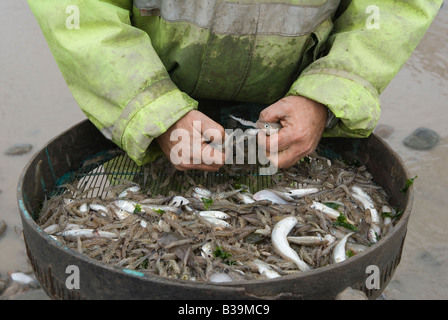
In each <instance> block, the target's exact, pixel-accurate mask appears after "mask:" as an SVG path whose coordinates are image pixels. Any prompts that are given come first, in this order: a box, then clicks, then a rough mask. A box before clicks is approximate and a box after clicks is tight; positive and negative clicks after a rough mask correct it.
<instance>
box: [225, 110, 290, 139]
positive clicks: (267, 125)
mask: <svg viewBox="0 0 448 320" xmlns="http://www.w3.org/2000/svg"><path fill="white" fill-rule="evenodd" d="M230 117H231V118H232V119H233V120H235V121H238V122H239V123H241V124H242V125H243V126H246V127H252V128H255V129H258V130H263V131H265V132H266V135H271V134H273V133H275V132H277V131H278V130H280V129H281V128H282V125H281V124H280V123H275V122H264V121H260V120H258V121H257V122H252V121H248V120H244V119H241V118H237V117H235V116H232V115H230Z"/></svg>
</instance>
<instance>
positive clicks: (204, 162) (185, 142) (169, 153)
mask: <svg viewBox="0 0 448 320" xmlns="http://www.w3.org/2000/svg"><path fill="white" fill-rule="evenodd" d="M223 139H224V128H223V127H222V126H221V125H219V124H218V123H216V122H215V121H213V120H212V119H210V118H209V117H207V116H206V115H205V114H203V113H202V112H200V111H197V110H192V111H190V112H188V113H187V114H186V115H185V116H183V117H182V118H181V119H179V120H178V121H177V122H176V123H175V124H174V125H172V126H171V127H170V128H169V129H168V130H167V131H166V132H165V133H163V134H162V135H160V136H159V137H158V138H157V139H156V140H157V143H158V144H159V147H160V149H161V150H162V152H163V153H164V154H165V156H166V157H167V158H169V159H170V161H171V162H172V163H173V165H174V167H175V168H176V169H177V170H181V171H184V170H193V169H196V170H203V171H217V170H218V169H219V168H220V167H222V166H223V165H224V162H225V153H224V150H218V149H215V148H213V147H212V145H210V144H209V142H212V141H213V142H215V143H217V144H218V145H219V144H222V143H223Z"/></svg>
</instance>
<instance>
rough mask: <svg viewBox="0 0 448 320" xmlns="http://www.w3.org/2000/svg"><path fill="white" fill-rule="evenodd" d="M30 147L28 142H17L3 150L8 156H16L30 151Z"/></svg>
mask: <svg viewBox="0 0 448 320" xmlns="http://www.w3.org/2000/svg"><path fill="white" fill-rule="evenodd" d="M32 148H33V146H32V145H31V144H29V143H17V144H14V145H12V146H11V147H9V148H8V149H7V150H6V151H5V154H6V155H10V156H18V155H22V154H25V153H28V152H30V150H31V149H32Z"/></svg>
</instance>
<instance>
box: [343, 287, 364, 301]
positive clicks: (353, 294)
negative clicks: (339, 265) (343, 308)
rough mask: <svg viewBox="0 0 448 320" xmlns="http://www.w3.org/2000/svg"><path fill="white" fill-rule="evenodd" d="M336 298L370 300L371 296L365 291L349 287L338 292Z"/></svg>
mask: <svg viewBox="0 0 448 320" xmlns="http://www.w3.org/2000/svg"><path fill="white" fill-rule="evenodd" d="M335 300H369V298H367V296H366V294H365V293H364V292H362V291H360V290H355V289H352V288H351V287H347V288H345V289H344V291H341V292H339V293H338V295H337V296H336V298H335Z"/></svg>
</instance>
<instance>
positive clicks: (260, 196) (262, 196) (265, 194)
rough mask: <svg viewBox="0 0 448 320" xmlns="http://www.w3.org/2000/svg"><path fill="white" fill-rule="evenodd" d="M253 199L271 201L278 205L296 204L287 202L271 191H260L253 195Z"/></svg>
mask: <svg viewBox="0 0 448 320" xmlns="http://www.w3.org/2000/svg"><path fill="white" fill-rule="evenodd" d="M253 198H254V199H255V200H269V201H271V202H272V203H276V204H294V203H293V202H289V201H286V200H285V199H283V198H281V197H280V196H278V195H277V194H275V193H274V192H272V191H270V190H260V191H258V192H256V193H255V194H254V195H253Z"/></svg>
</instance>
